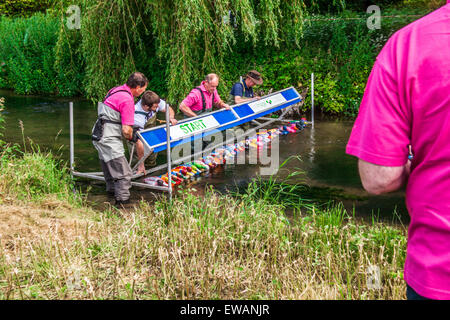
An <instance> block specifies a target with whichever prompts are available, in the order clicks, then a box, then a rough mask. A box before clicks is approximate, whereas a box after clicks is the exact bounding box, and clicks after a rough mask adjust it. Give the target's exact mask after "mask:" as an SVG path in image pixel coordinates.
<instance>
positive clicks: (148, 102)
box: [141, 90, 161, 107]
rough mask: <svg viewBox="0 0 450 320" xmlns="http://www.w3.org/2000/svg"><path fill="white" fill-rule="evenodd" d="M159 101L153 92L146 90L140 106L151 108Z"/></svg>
mask: <svg viewBox="0 0 450 320" xmlns="http://www.w3.org/2000/svg"><path fill="white" fill-rule="evenodd" d="M160 101H161V99H160V98H159V96H158V95H157V94H156V93H154V92H153V91H150V90H147V91H145V92H144V94H143V95H142V101H141V102H142V106H149V107H152V106H153V105H154V104H155V103H157V104H159V102H160Z"/></svg>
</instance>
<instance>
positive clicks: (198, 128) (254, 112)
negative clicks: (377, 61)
mask: <svg viewBox="0 0 450 320" xmlns="http://www.w3.org/2000/svg"><path fill="white" fill-rule="evenodd" d="M301 101H302V98H301V96H300V95H299V93H298V92H297V90H295V88H293V87H290V88H287V89H284V90H281V91H278V92H275V93H272V94H270V95H267V96H264V97H262V98H261V99H260V100H257V101H253V102H250V103H242V104H238V105H234V106H232V107H231V110H225V109H221V110H217V111H214V112H211V113H208V114H206V115H201V116H198V117H193V118H188V119H185V120H182V121H180V122H178V124H177V125H175V126H170V146H171V147H174V146H176V145H178V144H181V143H187V142H190V141H194V140H196V139H200V138H203V137H205V136H208V135H211V134H214V133H216V132H219V131H223V130H226V129H229V128H233V127H236V126H238V125H240V124H243V123H247V122H250V121H252V120H254V119H257V118H259V117H263V116H265V115H267V114H269V113H272V112H275V111H278V110H280V109H283V108H286V107H289V106H290V105H293V104H296V103H299V102H301ZM138 135H139V137H140V138H141V140H143V142H144V145H145V148H146V149H152V150H153V151H154V152H159V151H162V150H165V149H166V148H167V131H166V125H162V126H158V127H154V128H150V129H147V130H143V131H140V132H139V133H138Z"/></svg>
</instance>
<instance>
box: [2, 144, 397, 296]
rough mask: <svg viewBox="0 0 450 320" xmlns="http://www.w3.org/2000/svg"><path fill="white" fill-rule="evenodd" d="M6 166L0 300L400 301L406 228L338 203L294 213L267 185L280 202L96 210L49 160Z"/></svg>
mask: <svg viewBox="0 0 450 320" xmlns="http://www.w3.org/2000/svg"><path fill="white" fill-rule="evenodd" d="M1 165H2V167H1V170H0V181H1V183H0V229H1V230H0V233H1V234H2V237H1V238H0V299H403V298H404V290H405V284H404V281H403V278H402V269H403V264H404V259H405V250H406V229H405V228H404V227H393V226H389V225H384V224H382V223H378V222H375V221H374V222H373V223H371V224H368V223H361V222H358V221H356V220H355V218H354V216H353V214H352V213H351V214H349V213H347V212H346V210H345V209H344V207H343V206H342V205H339V204H338V205H330V206H328V207H326V206H319V207H317V206H315V205H314V204H311V203H310V204H309V205H308V206H303V205H302V202H301V201H300V202H298V203H295V204H296V205H297V204H298V207H297V209H298V210H301V214H296V215H294V217H290V218H288V217H287V216H286V213H285V212H286V203H284V204H283V201H282V199H283V198H282V197H283V196H285V195H284V194H285V193H286V194H289V193H292V192H295V191H296V189H295V188H294V189H286V188H287V187H286V188H284V187H282V188H280V189H278V191H277V190H276V189H274V188H272V189H269V190H270V192H271V193H272V194H274V193H276V192H279V195H278V196H275V197H274V198H276V199H278V200H280V199H281V200H280V203H276V202H275V201H274V200H273V199H274V198H270V197H269V196H268V195H269V194H270V193H263V194H262V195H264V194H265V195H266V196H262V197H261V194H258V193H256V192H255V185H254V186H250V187H249V189H248V190H247V191H246V192H245V193H242V194H240V195H219V194H218V193H216V192H214V191H213V190H207V191H206V194H205V196H204V197H201V198H200V197H198V196H196V195H193V194H191V193H189V192H187V191H186V190H180V191H179V192H178V193H177V194H176V195H175V197H174V199H173V200H172V201H171V202H170V201H169V200H168V199H166V198H164V197H162V198H160V199H159V200H158V201H156V202H155V203H147V202H141V203H139V204H138V205H137V206H136V207H135V208H133V209H129V210H127V211H119V210H117V209H114V208H110V209H107V210H105V211H96V210H93V209H92V208H90V207H89V206H88V205H87V204H86V203H85V202H82V200H81V199H80V198H79V197H78V198H77V197H75V196H74V195H73V193H72V190H71V188H72V181H71V179H70V175H69V174H68V171H67V169H64V167H61V166H62V164H61V163H60V162H58V161H57V160H55V158H54V157H53V156H51V155H49V154H41V153H39V152H32V153H23V154H15V155H9V156H7V157H5V156H2V162H1ZM277 197H278V198H277ZM49 199H57V201H56V200H54V201H56V204H52V203H51V201H50V202H49ZM278 200H277V201H278ZM290 204H294V202H291V203H290ZM372 265H374V266H377V267H378V268H379V269H380V272H381V288H380V289H377V290H375V289H370V288H369V287H368V285H367V283H368V281H369V279H370V273H369V267H370V266H372Z"/></svg>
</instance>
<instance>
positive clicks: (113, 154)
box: [92, 72, 148, 205]
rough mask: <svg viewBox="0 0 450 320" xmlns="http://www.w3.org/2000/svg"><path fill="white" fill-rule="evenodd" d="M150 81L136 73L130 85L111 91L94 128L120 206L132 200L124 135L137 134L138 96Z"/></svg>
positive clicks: (110, 186)
mask: <svg viewBox="0 0 450 320" xmlns="http://www.w3.org/2000/svg"><path fill="white" fill-rule="evenodd" d="M147 84H148V80H147V78H146V77H145V76H144V75H143V74H142V73H140V72H135V73H133V74H132V75H131V76H130V77H129V78H128V81H127V83H126V84H124V85H122V86H119V87H115V88H113V89H111V90H109V92H108V94H107V95H106V97H105V99H104V100H103V102H99V104H98V120H97V122H96V123H95V126H94V128H93V130H92V133H93V135H92V140H93V144H94V146H95V148H96V149H97V151H98V156H99V158H100V164H101V167H102V170H103V176H104V178H105V181H106V191H107V192H108V193H109V194H111V195H114V197H115V199H116V205H120V204H126V203H129V201H130V191H129V189H130V188H131V175H132V173H131V168H130V166H129V164H128V161H127V159H126V158H125V149H124V147H123V141H122V137H124V138H125V139H127V140H135V139H134V135H133V124H134V98H135V97H139V96H140V95H141V94H142V93H143V92H144V91H145V89H146V88H147Z"/></svg>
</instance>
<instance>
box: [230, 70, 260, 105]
mask: <svg viewBox="0 0 450 320" xmlns="http://www.w3.org/2000/svg"><path fill="white" fill-rule="evenodd" d="M262 83H263V79H262V77H261V74H260V73H259V72H258V71H256V70H251V71H249V72H248V73H247V75H246V76H245V78H244V79H242V80H241V81H239V82H236V83H235V84H234V85H233V87H232V88H231V91H230V96H229V98H228V104H230V105H233V104H239V103H244V102H250V101H253V100H257V99H259V98H260V97H259V96H255V94H254V93H253V87H254V86H257V85H258V86H259V85H261V84H262Z"/></svg>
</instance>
